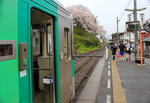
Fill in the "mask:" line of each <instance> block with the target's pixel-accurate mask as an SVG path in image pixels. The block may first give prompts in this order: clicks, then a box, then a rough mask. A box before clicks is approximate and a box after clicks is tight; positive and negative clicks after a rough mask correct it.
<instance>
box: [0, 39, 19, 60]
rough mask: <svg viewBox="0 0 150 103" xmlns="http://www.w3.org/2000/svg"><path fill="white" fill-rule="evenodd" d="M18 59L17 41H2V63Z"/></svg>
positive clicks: (0, 49)
mask: <svg viewBox="0 0 150 103" xmlns="http://www.w3.org/2000/svg"><path fill="white" fill-rule="evenodd" d="M14 58H16V41H13V40H8V41H7V40H0V61H3V60H9V59H14Z"/></svg>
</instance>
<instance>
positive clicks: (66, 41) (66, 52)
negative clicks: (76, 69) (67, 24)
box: [64, 28, 70, 60]
mask: <svg viewBox="0 0 150 103" xmlns="http://www.w3.org/2000/svg"><path fill="white" fill-rule="evenodd" d="M69 56H70V53H69V29H68V28H65V29H64V57H65V60H68V59H69Z"/></svg>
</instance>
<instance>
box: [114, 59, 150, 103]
mask: <svg viewBox="0 0 150 103" xmlns="http://www.w3.org/2000/svg"><path fill="white" fill-rule="evenodd" d="M116 64H117V67H118V72H119V75H120V80H121V83H122V87H123V90H124V94H125V98H126V101H127V103H150V65H149V64H148V63H146V65H137V64H135V63H134V61H119V62H116Z"/></svg>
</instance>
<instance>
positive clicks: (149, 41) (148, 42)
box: [142, 36, 150, 56]
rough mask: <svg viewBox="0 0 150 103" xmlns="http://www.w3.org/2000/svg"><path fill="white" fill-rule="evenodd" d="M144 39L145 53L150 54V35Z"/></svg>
mask: <svg viewBox="0 0 150 103" xmlns="http://www.w3.org/2000/svg"><path fill="white" fill-rule="evenodd" d="M142 41H143V49H144V50H143V51H144V55H149V56H150V36H149V37H147V38H145V39H143V40H142Z"/></svg>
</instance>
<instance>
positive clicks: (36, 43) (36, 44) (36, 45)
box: [32, 29, 40, 55]
mask: <svg viewBox="0 0 150 103" xmlns="http://www.w3.org/2000/svg"><path fill="white" fill-rule="evenodd" d="M32 35H33V45H32V52H33V55H39V54H40V30H39V29H33V30H32Z"/></svg>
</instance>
